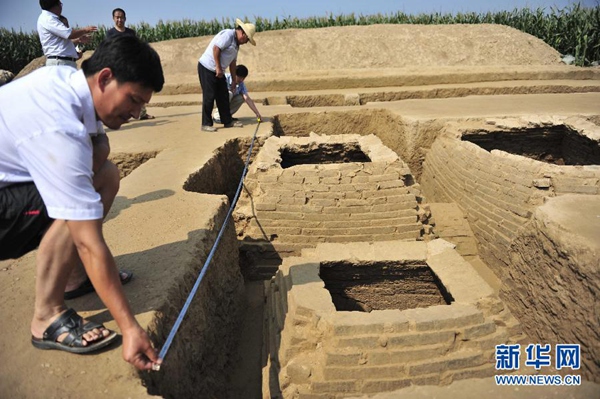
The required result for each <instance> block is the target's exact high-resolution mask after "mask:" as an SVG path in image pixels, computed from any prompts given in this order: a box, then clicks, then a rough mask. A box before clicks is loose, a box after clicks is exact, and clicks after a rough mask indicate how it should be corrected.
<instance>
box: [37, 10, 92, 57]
mask: <svg viewBox="0 0 600 399" xmlns="http://www.w3.org/2000/svg"><path fill="white" fill-rule="evenodd" d="M40 7H41V8H42V13H41V14H40V16H39V17H38V21H37V31H38V34H39V36H40V42H41V43H42V50H43V52H44V55H45V56H46V66H54V65H67V66H70V67H73V68H77V64H76V61H77V59H78V58H79V55H78V54H77V49H76V48H75V44H74V43H73V40H78V41H79V42H81V43H89V41H90V37H89V36H88V35H89V34H90V33H92V32H96V31H97V30H98V29H97V28H96V27H95V26H87V27H85V28H81V29H73V28H70V27H69V26H68V24H67V25H66V24H64V23H63V22H61V21H60V16H61V15H62V10H63V3H62V2H61V1H60V0H40Z"/></svg>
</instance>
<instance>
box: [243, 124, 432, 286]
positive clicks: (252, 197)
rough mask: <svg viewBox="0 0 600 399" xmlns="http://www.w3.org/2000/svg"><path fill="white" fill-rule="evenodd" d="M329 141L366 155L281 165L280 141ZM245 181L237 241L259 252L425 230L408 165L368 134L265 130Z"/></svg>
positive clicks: (299, 144) (274, 253) (415, 235)
mask: <svg viewBox="0 0 600 399" xmlns="http://www.w3.org/2000/svg"><path fill="white" fill-rule="evenodd" d="M331 143H342V144H344V145H347V146H348V145H357V146H359V147H360V148H361V150H362V151H363V152H364V153H365V154H366V155H368V157H369V158H370V160H371V162H348V163H332V164H306V165H296V166H293V167H288V168H285V169H284V168H282V167H281V153H282V151H284V150H285V149H289V148H307V147H309V148H318V147H319V146H322V145H326V144H331ZM245 188H246V190H245V191H244V194H243V195H242V196H241V197H240V200H239V202H238V207H237V209H236V214H235V217H236V225H237V226H238V235H239V236H241V237H242V247H241V249H242V251H243V252H246V253H252V252H253V251H254V252H260V257H261V258H262V259H263V260H264V259H267V260H268V259H269V258H271V259H277V258H278V257H282V258H283V257H286V256H293V255H299V254H300V250H301V249H302V248H307V247H314V246H315V245H317V244H318V243H324V242H331V243H336V242H356V241H367V242H371V241H384V240H411V241H414V240H418V239H420V238H421V237H422V235H423V232H424V231H425V230H427V232H429V231H430V226H428V220H429V217H430V216H431V212H430V211H429V209H428V208H427V206H426V205H425V204H423V203H422V202H423V201H422V197H421V194H420V190H419V186H418V185H417V184H414V179H413V177H412V175H411V172H410V170H409V169H408V167H407V165H406V164H405V163H404V162H403V161H402V160H400V159H399V158H398V156H397V155H396V154H395V153H394V152H393V151H391V150H390V149H389V148H387V147H385V146H383V144H382V143H381V141H380V140H379V139H378V138H377V137H375V136H373V135H370V136H359V135H340V136H317V135H314V134H313V135H311V136H309V137H281V138H278V137H271V138H269V139H268V140H266V142H265V144H264V146H263V147H262V148H261V151H260V153H259V154H258V155H257V157H256V159H255V161H254V162H253V164H252V167H251V169H250V170H249V173H248V175H247V177H246V180H245ZM271 275H272V271H271Z"/></svg>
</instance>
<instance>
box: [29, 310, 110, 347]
mask: <svg viewBox="0 0 600 399" xmlns="http://www.w3.org/2000/svg"><path fill="white" fill-rule="evenodd" d="M94 328H98V329H99V328H104V326H103V325H102V324H98V323H94V322H93V321H88V322H87V323H85V324H84V322H83V318H82V317H81V316H79V315H78V314H77V312H75V311H74V310H73V309H67V310H66V311H65V312H64V313H63V314H61V315H60V316H58V318H57V319H56V320H54V321H53V322H52V324H50V326H49V327H48V328H47V329H46V331H44V335H43V336H42V338H36V337H33V336H32V337H31V344H32V345H33V346H35V347H36V348H38V349H59V350H63V351H66V352H71V353H89V352H94V351H97V350H98V349H100V348H104V347H105V346H107V345H108V344H110V343H111V342H113V341H114V340H115V338H117V333H116V332H114V331H110V330H109V331H110V335H108V336H107V337H104V338H100V339H98V340H96V341H92V342H88V343H87V345H84V344H83V341H84V338H83V334H85V333H87V332H89V331H92V330H93V329H94ZM64 333H68V335H67V336H66V337H65V339H63V340H62V342H58V341H57V339H58V337H59V336H60V335H61V334H64Z"/></svg>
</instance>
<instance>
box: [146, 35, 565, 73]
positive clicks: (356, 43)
mask: <svg viewBox="0 0 600 399" xmlns="http://www.w3.org/2000/svg"><path fill="white" fill-rule="evenodd" d="M211 38H212V37H211V36H204V37H199V38H186V39H177V40H170V41H165V42H159V43H154V44H153V47H154V48H155V49H156V50H157V51H158V52H159V54H160V56H161V59H162V62H163V67H164V69H165V75H166V76H168V77H173V78H175V81H177V80H178V79H177V76H178V75H182V74H188V75H189V74H192V76H196V64H197V62H198V58H199V57H200V55H201V54H202V52H203V51H204V50H205V48H206V46H207V45H208V43H209V41H210V39H211ZM256 42H257V45H256V46H251V45H246V46H243V47H242V48H241V50H240V53H239V57H238V64H240V63H242V64H244V65H246V66H248V68H249V69H250V74H251V75H254V76H253V78H254V77H255V76H259V77H260V76H261V75H273V74H278V75H279V74H286V75H289V77H290V78H294V77H295V75H296V74H299V73H300V74H302V73H306V72H309V71H333V72H332V73H335V70H356V69H371V70H373V69H390V68H394V69H395V68H422V67H426V68H436V67H456V66H463V67H464V66H531V65H548V66H550V65H560V54H559V53H558V52H557V51H556V50H554V49H553V48H552V47H550V46H549V45H547V44H546V43H544V42H543V41H542V40H540V39H537V38H535V37H534V36H531V35H529V34H526V33H523V32H521V31H519V30H517V29H513V28H509V27H507V26H502V25H489V24H482V25H369V26H344V27H333V28H321V29H290V30H282V31H269V32H260V33H258V34H257V35H256Z"/></svg>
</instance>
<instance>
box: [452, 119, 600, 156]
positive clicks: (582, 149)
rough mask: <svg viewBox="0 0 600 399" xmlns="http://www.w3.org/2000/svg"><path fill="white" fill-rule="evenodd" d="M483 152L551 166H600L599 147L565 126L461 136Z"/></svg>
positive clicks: (599, 144)
mask: <svg viewBox="0 0 600 399" xmlns="http://www.w3.org/2000/svg"><path fill="white" fill-rule="evenodd" d="M462 140H463V141H469V142H471V143H473V144H476V145H478V146H479V147H481V148H483V149H484V150H487V151H491V150H501V151H505V152H508V153H510V154H514V155H521V156H524V157H527V158H531V159H535V160H536V161H541V162H546V163H550V164H554V165H600V143H599V142H598V141H594V140H591V139H590V138H588V137H586V136H585V135H583V134H581V133H579V132H577V131H575V130H572V129H569V128H568V127H566V126H564V125H558V126H551V127H544V128H536V129H526V130H522V131H516V132H514V131H511V132H469V133H465V134H464V135H463V136H462Z"/></svg>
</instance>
